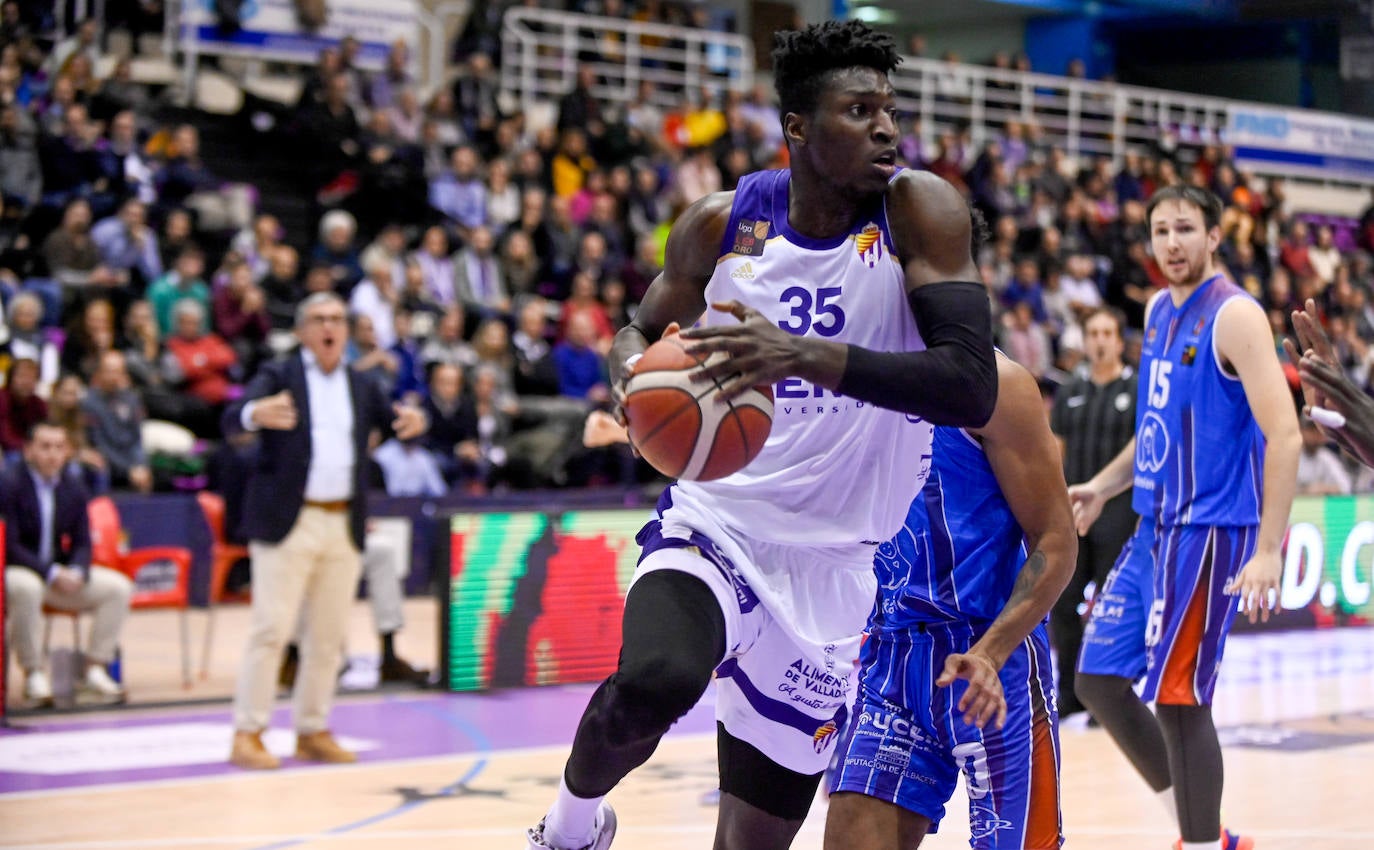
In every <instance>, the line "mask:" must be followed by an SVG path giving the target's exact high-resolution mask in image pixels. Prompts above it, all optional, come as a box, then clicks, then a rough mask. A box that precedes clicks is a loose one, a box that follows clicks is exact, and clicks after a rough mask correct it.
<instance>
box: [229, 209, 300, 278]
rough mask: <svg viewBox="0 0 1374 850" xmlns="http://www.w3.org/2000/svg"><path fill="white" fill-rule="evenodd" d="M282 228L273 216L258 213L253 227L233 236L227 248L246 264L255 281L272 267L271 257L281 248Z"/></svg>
mask: <svg viewBox="0 0 1374 850" xmlns="http://www.w3.org/2000/svg"><path fill="white" fill-rule="evenodd" d="M281 240H282V226H281V222H280V221H278V220H277V217H276V216H274V215H268V214H267V213H259V214H258V215H257V216H255V217H254V218H253V226H252V227H251V228H244V229H243V230H240V231H239V232H238V233H236V234H234V239H233V241H232V242H230V243H229V247H230V249H231V250H233V251H234V252H235V253H237V254H238V255H239V256H240V257H242V258H243V261H244V262H245V263H247V264H248V268H250V269H252V271H253V278H254V279H255V280H260V279H262V278H263V277H264V276H265V275H267V274H268V272H269V271H270V270H271V267H272V256H273V254H275V253H276V251H277V250H278V249H279V248H281V247H282V241H281ZM293 254H294V252H293Z"/></svg>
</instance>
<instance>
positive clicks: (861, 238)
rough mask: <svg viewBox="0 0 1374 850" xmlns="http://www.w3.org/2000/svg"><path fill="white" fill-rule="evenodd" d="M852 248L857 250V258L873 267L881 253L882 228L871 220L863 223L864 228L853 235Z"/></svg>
mask: <svg viewBox="0 0 1374 850" xmlns="http://www.w3.org/2000/svg"><path fill="white" fill-rule="evenodd" d="M854 248H855V249H856V250H857V251H858V252H859V259H861V260H863V261H865V262H867V263H868V267H869V268H870V269H871V268H873V266H874V265H876V264H877V262H878V260H879V258H881V257H882V255H883V231H882V229H881V228H879V227H878V225H876V224H874V223H873V222H871V221H870V222H869V223H868V224H865V225H864V229H863V230H860V231H859V233H858V235H857V236H855V237H854Z"/></svg>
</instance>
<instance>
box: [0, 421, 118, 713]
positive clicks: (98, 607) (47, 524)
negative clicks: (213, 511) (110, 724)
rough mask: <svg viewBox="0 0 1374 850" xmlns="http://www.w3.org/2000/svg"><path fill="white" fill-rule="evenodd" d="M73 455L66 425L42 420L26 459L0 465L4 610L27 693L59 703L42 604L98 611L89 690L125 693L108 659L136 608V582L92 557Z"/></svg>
mask: <svg viewBox="0 0 1374 850" xmlns="http://www.w3.org/2000/svg"><path fill="white" fill-rule="evenodd" d="M70 458H71V446H70V445H69V444H68V442H67V432H66V431H64V430H63V429H62V428H61V427H60V426H58V425H53V424H44V423H38V424H35V425H33V426H32V427H31V428H30V429H29V430H28V432H27V433H26V436H25V441H24V460H23V463H19V464H15V465H14V466H13V467H11V468H10V469H7V470H5V471H4V472H3V473H0V518H3V519H4V521H5V527H6V534H5V617H6V620H7V626H8V631H9V634H10V635H11V638H12V640H13V642H14V650H15V654H16V655H17V656H18V659H19V667H20V669H21V670H22V671H23V676H24V698H25V699H26V700H27V701H28V702H29V703H31V704H34V705H38V706H50V705H52V699H53V694H52V684H51V681H50V680H49V678H48V675H47V672H46V671H45V670H44V669H43V654H42V646H43V642H42V636H43V606H44V605H48V606H51V607H53V608H59V609H62V610H65V611H79V612H89V613H91V615H92V622H91V629H90V642H89V644H88V645H87V647H86V651H85V653H84V657H85V660H86V669H85V671H84V673H83V675H82V676H81V678H80V680H79V682H78V683H77V687H78V690H80V691H81V692H82V693H83V694H86V695H90V696H94V697H96V698H98V699H101V700H104V701H110V702H115V701H122V700H123V699H124V696H125V695H124V689H123V688H122V687H120V686H119V685H118V684H117V683H116V682H115V681H114V680H113V679H111V678H110V676H109V673H107V672H106V670H105V667H106V665H108V664H110V663H111V662H113V661H114V660H115V648H116V647H117V646H118V645H119V632H120V628H121V627H122V626H123V624H124V618H125V617H126V616H128V613H129V597H130V595H131V594H132V592H133V583H132V582H130V581H129V579H127V578H125V577H124V576H123V575H121V574H120V573H118V572H116V571H114V570H112V569H108V568H106V567H103V566H100V565H96V564H92V563H91V532H90V526H89V523H88V520H87V515H86V503H87V495H86V491H85V488H83V487H82V486H81V484H80V483H79V482H77V481H76V480H75V479H74V478H72V477H71V476H68V475H63V474H62V470H63V469H64V468H65V467H66V465H67V462H68V460H70Z"/></svg>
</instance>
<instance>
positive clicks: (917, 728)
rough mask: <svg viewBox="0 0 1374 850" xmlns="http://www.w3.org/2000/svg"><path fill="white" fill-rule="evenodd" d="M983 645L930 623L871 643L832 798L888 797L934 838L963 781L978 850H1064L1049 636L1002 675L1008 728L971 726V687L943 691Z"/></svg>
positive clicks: (1040, 632) (1029, 645) (1033, 642)
mask: <svg viewBox="0 0 1374 850" xmlns="http://www.w3.org/2000/svg"><path fill="white" fill-rule="evenodd" d="M977 637H978V635H977V634H976V633H975V632H974V631H973V630H972V629H971V628H970V627H969V626H968V625H967V624H962V623H951V624H943V623H941V624H935V623H931V624H926V625H925V626H923V627H921V628H916V629H912V630H910V631H909V632H907V633H906V634H904V635H901V636H899V637H896V638H894V637H892V636H889V635H883V636H878V637H870V638H869V640H868V641H867V642H866V643H865V644H864V648H863V653H862V655H861V664H862V672H861V673H860V684H859V695H858V700H857V702H856V703H855V706H854V712H853V714H852V716H851V722H852V724H853V725H852V727H851V728H850V730H849V731H850V734H849V736H848V748H847V750H846V751H845V753H844V757H843V759H842V761H841V764H840V766H839V768H838V770H836V771H835V774H834V776H833V778H832V782H831V791H832V793H836V792H843V791H851V792H855V793H859V794H865V795H868V796H870V797H876V798H878V799H881V800H886V801H888V802H891V803H893V804H895V805H898V806H901V807H902V808H904V809H907V810H908V811H912V812H915V813H916V814H919V815H924V816H925V817H927V818H930V821H931V832H935V831H936V829H937V827H938V826H939V823H940V819H941V818H942V817H943V816H944V813H945V804H946V803H948V802H949V799H950V797H951V796H952V795H953V794H954V786H955V783H956V782H957V781H958V777H959V773H960V772H962V773H963V774H964V782H965V786H966V788H967V790H968V796H969V823H970V831H971V836H972V838H971V845H972V846H973V847H974V848H975V850H1006V848H1016V850H1023V848H1054V847H1059V846H1060V844H1061V843H1062V840H1063V836H1062V823H1061V820H1060V813H1059V735H1058V716H1057V710H1056V709H1055V706H1054V696H1053V694H1054V679H1053V673H1052V672H1051V669H1050V646H1049V639H1048V636H1047V635H1046V631H1045V627H1044V625H1041V626H1039V627H1038V628H1036V630H1035V631H1034V632H1033V633H1032V634H1031V635H1030V637H1028V638H1027V639H1026V640H1025V641H1024V642H1023V643H1022V644H1021V646H1019V647H1017V649H1016V651H1015V652H1013V653H1012V655H1011V657H1010V658H1008V659H1007V663H1006V664H1005V665H1003V667H1002V671H1001V680H1002V688H1003V691H1004V692H1005V695H1006V701H1007V721H1006V724H1005V725H1004V726H1003V728H1001V729H997V728H995V727H994V726H992V725H989V726H988V727H987V728H984V729H979V728H977V727H976V726H972V725H969V724H966V723H964V720H963V713H962V712H960V711H959V710H958V707H957V706H958V704H959V699H960V697H961V696H963V693H964V691H965V690H966V688H967V685H966V683H965V682H963V681H962V680H959V681H956V682H955V683H954V684H953V685H952V686H950V687H946V688H940V687H936V686H935V679H936V678H937V677H938V676H939V674H940V671H942V670H943V669H944V664H945V658H946V657H947V656H949V655H950V654H951V653H955V652H965V651H967V650H968V648H969V647H970V646H971V645H972V644H973V643H974V642H975V641H976V640H977Z"/></svg>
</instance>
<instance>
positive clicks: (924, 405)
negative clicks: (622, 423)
mask: <svg viewBox="0 0 1374 850" xmlns="http://www.w3.org/2000/svg"><path fill="white" fill-rule="evenodd" d="M886 200H887V209H888V221H889V223H890V225H891V227H892V237H893V240H894V241H895V243H896V244H895V246H894V247H895V249H896V252H897V256H899V257H903V258H906V259H904V260H903V269H904V273H905V275H906V288H907V299H908V301H909V302H910V304H911V309H912V311H913V313H914V314H915V316H916V325H917V327H918V328H920V331H921V339H922V340H923V341H924V342H925V345H926V350H924V351H901V352H887V351H872V350H869V349H866V348H861V347H859V346H856V345H848V344H845V343H837V342H828V341H825V340H822V339H818V338H816V337H809V336H808V337H799V336H792V335H791V334H788V333H787V332H786V331H782V330H781V329H779V328H778V327H777V326H776V325H774V324H773V323H772V322H769V321H768V320H767V319H766V318H764V317H763V316H762V315H761V314H760V313H758V311H756V310H751V309H749V308H748V307H745V306H744V305H742V304H739V303H737V302H729V303H724V304H712V305H711V306H712V308H714V309H720V310H728V311H729V312H730V313H731V314H732V315H734V316H735V318H737V319H739V320H740V323H739V324H738V325H733V326H725V327H713V328H709V329H702V328H698V329H694V330H691V331H687V332H684V333H683V337H684V338H685V339H691V340H693V342H694V345H693V349H694V350H696V351H700V352H703V353H706V352H712V351H724V352H727V353H729V354H730V358H729V359H728V360H726V361H724V362H722V363H720V364H718V365H716V366H713V367H711V368H710V369H705V370H702V371H701V372H699V373H697V374H695V375H694V376H693V380H695V381H699V382H706V381H718V382H719V383H720V385H721V389H720V395H721V396H722V397H725V398H730V397H733V396H736V395H739V394H740V393H742V392H744V391H746V390H748V389H749V388H750V387H754V386H757V385H759V384H772V383H774V382H776V381H779V380H781V379H783V378H786V377H790V376H796V377H799V378H802V379H803V380H805V381H808V382H810V383H812V384H815V385H817V386H821V387H825V388H826V389H828V390H833V391H835V392H837V393H840V394H841V395H846V396H849V397H850V398H855V399H858V400H860V401H865V402H869V403H870V404H874V405H877V406H878V407H884V408H887V409H889V410H897V411H901V412H903V413H909V414H913V415H916V416H920V417H922V418H924V419H927V420H929V421H930V422H933V423H935V424H937V425H953V426H962V427H977V426H980V425H983V424H985V423H986V422H987V421H988V417H990V416H991V415H992V408H993V405H994V404H996V402H997V366H996V364H995V363H994V362H993V356H992V314H991V310H990V309H989V306H988V294H987V289H986V288H985V287H984V286H983V285H982V284H981V283H978V282H977V281H978V270H977V268H976V267H975V266H974V263H973V256H972V249H971V240H972V223H971V219H970V214H969V207H968V204H967V203H965V201H964V199H963V197H962V196H961V195H959V193H958V192H956V191H955V190H954V188H953V187H952V186H950V185H949V184H948V183H946V182H945V181H944V180H942V179H940V178H939V177H936V176H935V175H933V174H929V173H927V172H918V171H907V172H903V173H902V175H901V176H900V177H898V178H897V179H896V180H894V181H893V182H892V185H891V186H890V187H889V189H888V191H887V199H886ZM854 320H855V321H861V320H862V317H856V318H855V319H854Z"/></svg>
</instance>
